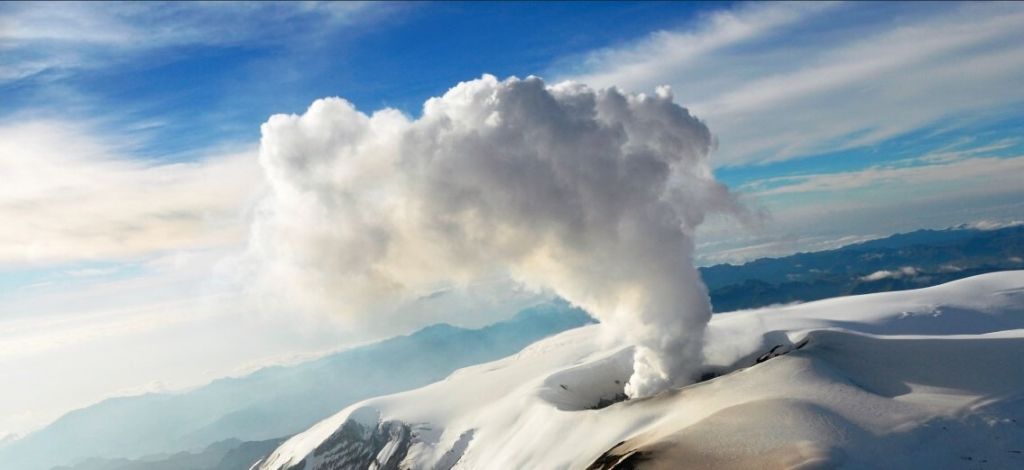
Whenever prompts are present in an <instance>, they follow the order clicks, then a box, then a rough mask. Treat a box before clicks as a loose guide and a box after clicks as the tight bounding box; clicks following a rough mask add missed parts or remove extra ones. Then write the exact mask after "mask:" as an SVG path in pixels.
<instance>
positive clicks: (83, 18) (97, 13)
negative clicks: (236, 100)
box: [0, 2, 391, 83]
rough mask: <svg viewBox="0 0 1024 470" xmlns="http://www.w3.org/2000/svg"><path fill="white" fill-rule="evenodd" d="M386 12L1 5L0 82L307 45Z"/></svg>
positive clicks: (353, 7)
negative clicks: (182, 51)
mask: <svg viewBox="0 0 1024 470" xmlns="http://www.w3.org/2000/svg"><path fill="white" fill-rule="evenodd" d="M388 8H391V7H388V6H379V5H373V4H371V3H367V2H340V3H335V2H258V3H241V2H142V3H131V2H106V3H94V2H51V3H46V2H44V3H38V2H25V3H18V2H9V3H4V4H2V5H0V51H3V53H4V55H5V60H4V62H3V65H0V83H3V82H8V81H12V80H20V79H24V78H27V77H31V76H33V75H36V74H40V73H43V72H51V73H56V74H61V73H67V72H69V71H72V70H75V69H83V68H95V67H103V66H106V65H109V64H111V63H115V62H127V61H130V60H132V59H133V58H137V56H138V55H140V54H146V53H152V52H154V51H161V50H167V49H168V48H173V47H185V46H232V45H245V46H251V45H253V44H267V43H275V42H281V41H284V40H285V38H287V39H288V40H303V39H305V40H310V39H313V38H314V37H315V35H316V34H318V33H322V32H323V31H327V30H331V29H334V28H341V27H346V26H348V25H350V24H352V22H354V21H357V20H364V19H368V18H372V16H373V15H374V14H377V13H380V12H381V11H383V10H386V9H388Z"/></svg>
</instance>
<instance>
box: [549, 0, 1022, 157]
mask: <svg viewBox="0 0 1024 470" xmlns="http://www.w3.org/2000/svg"><path fill="white" fill-rule="evenodd" d="M1022 22H1024V6H1022V5H1021V4H1019V3H1012V2H1010V3H980V2H975V3H964V4H927V5H925V4H902V5H898V4H895V5H887V6H884V7H882V8H878V6H877V5H866V4H857V3H853V4H824V5H821V4H805V3H804V2H797V3H770V4H745V5H741V6H739V7H736V8H734V9H732V10H726V11H720V12H717V13H715V14H713V15H711V16H709V17H708V18H706V19H705V21H701V22H697V23H696V24H697V26H696V27H694V28H693V29H692V30H677V31H661V32H657V33H655V34H652V35H651V36H650V37H648V38H646V39H643V40H640V41H638V42H636V43H634V44H630V45H626V46H619V47H614V48H611V49H607V50H602V51H597V52H594V53H592V54H590V55H588V56H586V57H585V58H583V59H582V60H581V61H580V65H579V67H577V68H575V69H572V70H571V71H569V72H563V74H562V76H563V77H566V78H573V79H578V80H581V81H584V82H586V83H590V84H593V85H595V86H608V85H613V84H614V85H617V86H621V87H623V88H625V89H627V90H647V89H651V88H653V87H654V86H657V85H659V84H666V83H667V84H670V85H672V86H673V89H674V90H675V91H676V93H677V96H678V97H679V99H680V101H681V102H682V103H684V104H686V105H687V106H688V107H689V108H690V109H692V110H693V111H694V112H695V113H696V114H697V115H699V116H701V117H702V118H703V119H705V120H706V121H707V122H708V123H709V125H710V126H711V127H712V129H714V130H715V133H716V135H717V136H718V137H719V141H720V145H721V147H720V149H719V152H718V154H717V155H716V164H718V165H741V164H749V163H763V162H767V161H777V160H785V159H791V158H797V157H803V156H807V155H812V154H814V153H820V152H827V151H835V150H838V149H844V148H853V147H858V146H863V145H870V144H874V143H877V142H880V141H883V140H885V139H887V138H890V137H894V136H897V135H900V134H902V133H905V132H909V131H913V130H917V129H921V128H923V127H926V126H934V125H939V124H948V122H950V121H956V122H964V121H968V122H970V121H977V120H980V119H991V118H999V117H1001V116H1006V115H1009V114H1012V113H1014V112H1016V110H1018V109H1019V108H1020V104H1021V103H1022V102H1024V53H1022V52H1021V51H1022V50H1024V49H1022V46H1024V29H1022V28H1020V25H1021V24H1022Z"/></svg>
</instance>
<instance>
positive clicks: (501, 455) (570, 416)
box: [257, 271, 1024, 470]
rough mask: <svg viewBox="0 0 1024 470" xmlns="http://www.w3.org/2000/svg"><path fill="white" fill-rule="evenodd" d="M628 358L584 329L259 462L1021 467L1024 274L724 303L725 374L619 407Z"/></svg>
mask: <svg viewBox="0 0 1024 470" xmlns="http://www.w3.org/2000/svg"><path fill="white" fill-rule="evenodd" d="M805 340H806V341H805ZM776 346H777V347H776ZM769 352H770V354H769ZM630 355H631V351H630V349H629V347H626V346H624V345H622V344H618V343H616V342H615V341H614V340H612V339H610V338H609V335H606V334H604V332H603V330H602V326H601V325H592V326H586V327H582V328H578V329H575V330H571V331H568V332H565V333H562V334H560V335H557V336H554V337H551V338H548V339H546V340H543V341H540V342H538V343H536V344H534V345H532V346H530V347H529V348H527V349H525V350H523V351H522V352H521V353H519V354H517V355H515V356H512V357H508V358H506V359H502V360H499V361H495V362H492V363H488V364H482V365H479V366H474V367H469V368H465V369H461V370H459V371H457V372H455V373H454V374H452V375H451V376H450V377H448V378H447V379H445V380H444V381H441V382H438V383H435V384H432V385H429V386H426V387H423V388H420V389H417V390H413V391H409V392H404V393H400V394H396V395H390V396H385V397H379V398H374V399H370V400H366V401H363V402H360V403H357V404H355V405H352V406H349V407H348V408H346V409H344V410H342V411H341V412H340V413H338V414H336V415H334V416H333V417H331V418H328V419H326V420H324V421H322V422H320V423H319V424H317V425H315V426H314V427H312V428H311V429H309V430H308V431H306V432H304V433H301V434H298V435H296V436H295V437H293V438H292V439H289V440H288V441H286V442H285V443H284V444H282V446H281V447H280V448H278V449H277V450H276V451H275V452H274V453H273V454H272V455H271V456H269V457H268V458H267V459H266V460H265V461H264V462H261V463H259V464H258V465H257V468H259V469H264V470H269V469H306V470H312V469H318V470H319V469H334V468H403V469H404V468H417V469H419V468H424V469H427V468H436V469H449V468H460V469H462V468H465V469H487V468H494V469H510V468H531V469H548V468H552V469H560V468H573V469H576V468H588V467H591V468H656V469H661V468H664V469H669V468H671V469H677V468H792V467H799V468H835V467H845V468H978V467H980V468H1024V271H1011V272H1001V273H992V274H986V275H982V276H976V277H973V278H968V279H964V280H960V281H956V282H952V283H949V284H944V285H941V286H936V287H931V288H926V289H920V290H915V291H902V292H890V293H883V294H871V295H863V296H856V297H844V298H836V299H829V300H824V301H819V302H813V303H806V304H800V305H792V306H783V307H776V308H764V309H758V310H749V311H739V312H733V313H726V314H719V315H716V316H715V318H714V319H713V320H712V323H711V326H710V330H709V334H708V339H707V349H706V356H707V366H706V370H707V375H708V376H709V377H710V376H712V375H717V377H715V378H712V379H710V380H706V381H703V382H700V383H697V384H693V385H690V386H688V387H684V388H682V389H678V390H672V391H669V392H666V393H662V394H660V395H657V396H654V397H651V398H647V399H641V400H629V401H619V402H616V403H614V404H611V405H610V406H606V405H608V404H609V403H612V402H615V401H617V395H619V394H620V393H621V391H622V387H623V384H624V383H625V380H626V379H627V378H628V377H629V375H630V372H631V371H630V367H631V357H630ZM758 361H760V362H758ZM594 408H599V409H594Z"/></svg>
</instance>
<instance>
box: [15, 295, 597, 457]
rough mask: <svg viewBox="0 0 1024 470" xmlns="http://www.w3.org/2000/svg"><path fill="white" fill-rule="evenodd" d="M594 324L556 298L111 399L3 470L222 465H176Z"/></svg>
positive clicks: (56, 426) (41, 438)
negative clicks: (494, 316) (194, 385)
mask: <svg viewBox="0 0 1024 470" xmlns="http://www.w3.org/2000/svg"><path fill="white" fill-rule="evenodd" d="M592 322H593V320H592V319H591V318H590V316H588V315H587V314H586V313H585V312H583V311H582V310H579V309H576V308H572V307H570V306H569V305H568V304H567V303H565V302H564V301H556V302H551V303H547V304H543V305H539V306H536V307H533V308H530V309H527V310H524V311H522V312H520V313H519V314H518V315H516V316H515V317H514V318H512V319H510V320H508V321H504V322H500V323H496V324H493V325H490V326H487V327H484V328H480V329H465V328H458V327H455V326H451V325H448V324H438V325H433V326H430V327H427V328H424V329H422V330H420V331H418V332H416V333H413V334H411V335H408V336H399V337H395V338H391V339H388V340H384V341H381V342H379V343H374V344H371V345H368V346H363V347H357V348H353V349H349V350H346V351H342V352H338V353H335V354H331V355H329V356H326V357H323V358H320V359H317V360H313V361H310V362H306V363H302V364H298V365H292V366H275V367H268V368H265V369H261V370H259V371H257V372H255V373H252V374H250V375H246V376H243V377H238V378H225V379H219V380H216V381H214V382H212V383H210V384H209V385H206V386H204V387H201V388H198V389H196V390H192V391H190V392H187V393H151V394H145V395H140V396H133V397H121V398H112V399H109V400H105V401H103V402H101V403H98V404H96V405H93V406H90V407H87V408H83V409H80V410H77V411H73V412H71V413H68V414H66V415H64V416H63V417H61V418H60V419H58V420H57V421H55V422H54V423H52V424H50V425H49V426H47V427H45V428H43V429H42V430H40V431H37V432H35V433H33V434H30V435H28V436H26V437H24V438H22V439H20V440H17V441H14V442H11V443H10V444H8V445H7V446H5V447H3V448H2V449H0V468H2V469H18V470H45V469H50V468H52V467H54V466H56V465H65V464H69V463H79V464H81V465H84V466H76V467H74V468H75V469H76V470H100V469H103V470H115V469H121V468H122V467H121V465H123V466H124V467H123V468H125V469H133V468H136V467H133V466H131V465H135V464H138V463H139V462H130V461H126V460H123V459H126V458H133V459H138V458H139V457H142V456H148V455H151V454H163V453H171V452H182V451H191V452H196V453H197V454H200V456H199V457H195V458H192V457H189V456H187V455H184V456H183V455H179V456H178V457H183V458H184V460H183V459H182V458H178V459H171V461H170V462H168V463H167V464H168V465H170V466H169V467H166V468H183V469H194V470H206V469H207V468H221V467H216V466H215V467H202V466H193V465H192V464H191V463H190V464H189V465H188V466H183V464H182V462H192V461H203V462H206V463H209V460H211V459H214V458H215V457H218V455H219V454H218V453H219V450H218V449H227V450H228V451H230V450H235V449H237V448H239V447H240V444H239V443H238V442H237V441H230V440H228V441H225V440H227V439H234V440H241V441H266V440H270V439H276V438H280V437H282V436H288V435H291V434H294V433H296V432H299V431H301V430H303V429H306V428H308V427H309V426H310V425H312V424H313V423H315V422H317V421H318V420H320V419H322V418H323V417H325V416H328V415H330V414H331V413H333V412H335V411H337V410H339V409H341V408H344V407H345V406H346V405H348V404H350V403H353V402H355V401H358V400H361V399H364V398H369V397H374V396H379V395H386V394H390V393H395V392H399V391H404V390H410V389H413V388H417V387H420V386H423V385H427V384H429V383H433V382H436V381H438V380H441V379H443V378H445V377H446V376H447V375H448V374H450V373H451V372H453V371H455V370H457V369H460V368H462V367H465V366H468V365H472V364H479V363H482V362H487V361H491V360H494V359H498V358H501V357H505V356H508V355H510V354H513V353H515V352H517V351H519V350H521V349H522V348H524V347H525V346H527V345H529V344H531V343H533V342H535V341H537V340H539V339H541V338H544V337H546V336H549V335H551V334H554V333H558V332H561V331H564V330H567V329H571V328H575V327H578V326H581V325H585V324H588V323H592ZM217 442H221V445H220V447H216V446H215V447H214V448H213V450H212V452H211V451H210V450H211V449H208V448H207V446H210V445H211V444H213V443H217ZM232 442H234V444H232ZM226 452H227V451H225V453H224V455H227V453H226ZM224 455H220V456H219V457H223V456H224ZM87 458H92V459H93V460H92V461H91V462H90V461H85V460H83V459H87ZM166 458H167V456H155V457H148V458H147V459H145V460H143V461H142V463H144V464H146V465H143V468H157V467H156V466H155V465H156V464H155V463H154V462H155V461H156V460H159V459H164V460H166ZM118 459H122V460H118ZM197 459H198V460H197ZM204 459H206V460H204ZM193 463H194V462H193ZM213 463H216V461H214V462H213ZM147 465H148V466H147ZM175 465H178V466H177V467H175ZM160 468H165V467H160Z"/></svg>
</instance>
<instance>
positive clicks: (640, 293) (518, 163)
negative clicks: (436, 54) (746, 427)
mask: <svg viewBox="0 0 1024 470" xmlns="http://www.w3.org/2000/svg"><path fill="white" fill-rule="evenodd" d="M262 131H263V137H262V141H261V147H260V162H261V164H262V165H263V168H264V171H265V172H266V176H267V179H268V182H269V185H270V187H271V193H272V194H271V196H270V197H269V198H268V199H267V200H266V201H265V203H264V204H263V205H262V206H261V208H260V209H259V211H258V215H257V219H256V222H255V224H254V227H253V237H252V243H251V255H252V258H251V259H250V260H251V261H254V262H255V263H256V264H255V268H256V270H257V275H258V277H257V282H256V284H255V286H254V288H255V291H257V292H259V293H262V294H263V295H264V296H265V300H271V301H273V300H276V301H281V302H283V303H282V304H280V305H283V306H287V307H288V308H296V309H300V310H306V311H318V312H326V313H330V314H335V315H340V316H343V317H344V318H346V320H347V321H349V322H351V323H352V324H355V325H360V324H366V323H368V322H382V321H395V320H396V319H395V317H394V313H393V312H394V311H395V309H396V307H397V306H399V305H401V304H402V303H403V302H407V301H409V300H411V299H415V298H417V297H420V296H424V295H427V294H429V293H431V292H435V291H437V290H438V289H441V288H445V287H448V286H461V285H465V284H467V283H470V282H472V281H474V280H476V279H480V278H488V277H491V276H499V277H500V276H510V277H511V278H512V279H515V280H516V281H518V282H520V283H523V284H524V285H527V286H530V287H532V288H538V289H546V290H550V291H552V292H554V293H556V294H558V295H560V296H562V297H564V298H566V299H567V300H569V301H571V302H573V303H575V304H577V305H580V306H581V307H583V308H585V309H586V310H587V311H589V312H590V313H592V314H593V315H594V316H596V317H597V318H598V319H600V320H601V321H602V323H604V324H606V325H607V326H608V327H609V328H611V329H612V330H613V331H615V332H616V333H617V334H619V335H622V336H624V337H625V338H626V339H627V340H628V341H630V342H631V343H632V344H635V345H636V346H637V351H636V364H635V371H634V375H633V377H632V379H631V380H630V382H629V384H628V386H627V392H628V393H629V394H630V395H632V396H644V395H649V394H652V393H655V392H657V391H659V390H660V389H662V388H663V387H665V386H666V385H669V384H672V383H674V382H681V381H687V380H690V379H691V378H692V375H693V374H694V373H695V371H696V368H697V367H698V366H699V364H700V355H701V351H700V348H701V338H702V335H703V332H704V328H705V325H706V322H707V320H708V318H709V316H710V313H711V312H710V306H709V303H708V298H707V293H706V291H705V288H704V286H703V284H702V283H701V280H700V277H699V275H698V274H697V272H696V270H695V269H694V267H693V263H692V256H693V249H694V245H693V238H692V237H693V233H694V230H695V229H696V228H697V226H699V225H700V224H701V223H702V222H703V221H704V219H705V216H706V215H707V214H709V213H713V212H724V213H732V212H736V211H737V207H738V206H737V204H736V202H735V201H734V199H733V198H732V196H731V194H730V193H729V192H728V190H727V189H726V188H725V187H724V186H723V185H721V184H720V183H718V182H717V181H715V179H714V177H713V175H712V173H711V170H710V166H709V165H710V163H709V161H708V157H709V153H710V151H711V148H712V146H713V142H712V139H711V134H710V132H709V131H708V129H707V127H705V126H704V124H703V123H701V122H700V121H699V120H697V119H696V118H695V117H693V116H691V115H690V114H689V113H688V112H687V111H686V110H685V109H684V108H681V107H680V106H678V105H676V104H675V103H673V98H672V95H671V93H670V92H669V91H668V90H667V89H664V88H662V89H659V91H658V93H657V94H656V95H654V96H647V95H632V94H624V93H622V92H620V91H618V90H616V89H605V90H600V91H594V90H591V89H590V88H587V87H586V86H583V85H580V84H574V83H562V84H558V85H554V86H547V85H545V84H544V82H543V81H541V80H540V79H538V78H533V77H531V78H527V79H525V80H519V79H515V78H512V79H508V80H505V81H498V80H497V79H496V78H494V77H492V76H484V77H483V78H481V79H478V80H473V81H470V82H465V83H461V84H459V85H458V86H456V87H454V88H452V89H451V90H449V91H448V92H447V93H446V94H445V95H444V96H442V97H439V98H432V99H430V100H428V101H427V102H426V104H425V106H424V110H423V115H422V117H420V118H418V119H415V120H412V119H410V118H408V117H406V116H404V115H402V114H401V113H399V112H398V111H395V110H391V109H384V110H381V111H377V112H375V113H373V114H372V115H366V114H363V113H361V112H359V111H357V110H356V109H355V108H354V107H353V106H352V105H351V104H350V103H348V102H346V101H344V100H341V99H337V98H330V99H323V100H318V101H316V102H314V103H313V104H312V106H310V108H309V109H308V110H307V111H306V113H305V114H303V115H301V116H295V115H277V116H273V117H271V118H270V120H269V121H268V122H267V123H266V124H264V125H263V128H262ZM266 297H270V298H266Z"/></svg>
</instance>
